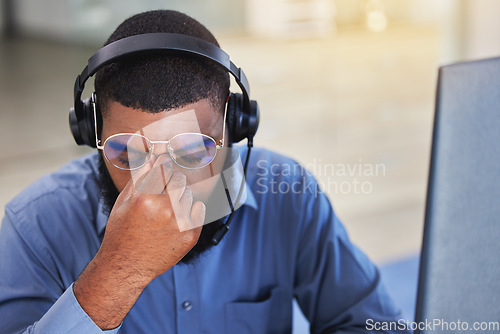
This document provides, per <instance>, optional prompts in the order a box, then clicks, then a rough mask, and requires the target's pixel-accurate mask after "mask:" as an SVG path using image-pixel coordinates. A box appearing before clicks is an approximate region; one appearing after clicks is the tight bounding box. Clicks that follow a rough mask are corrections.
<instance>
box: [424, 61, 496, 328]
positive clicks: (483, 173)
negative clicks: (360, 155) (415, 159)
mask: <svg viewBox="0 0 500 334" xmlns="http://www.w3.org/2000/svg"><path fill="white" fill-rule="evenodd" d="M439 321H441V323H442V327H439V324H438V323H439ZM425 322H427V323H429V322H434V323H435V324H436V325H438V327H432V326H431V327H429V326H427V327H426V328H424V330H422V331H416V332H417V333H446V332H449V333H500V328H498V327H497V326H498V323H500V58H494V59H486V60H480V61H473V62H465V63H459V64H454V65H448V66H444V67H441V69H440V71H439V80H438V89H437V99H436V113H435V119H434V133H433V146H432V156H431V166H430V173H429V185H428V192H427V204H426V215H425V231H424V241H423V245H422V257H421V267H420V277H419V290H418V300H417V311H416V323H417V324H418V323H425ZM445 322H447V323H448V324H446V323H445ZM484 322H486V324H484ZM495 322H496V323H497V325H495ZM459 323H460V324H461V326H462V327H465V326H468V329H467V330H464V328H457V325H458V324H459ZM490 323H491V324H490ZM475 325H477V326H481V327H482V328H480V329H475V328H473V326H475ZM486 325H488V328H485V327H486ZM451 327H455V329H452V328H451Z"/></svg>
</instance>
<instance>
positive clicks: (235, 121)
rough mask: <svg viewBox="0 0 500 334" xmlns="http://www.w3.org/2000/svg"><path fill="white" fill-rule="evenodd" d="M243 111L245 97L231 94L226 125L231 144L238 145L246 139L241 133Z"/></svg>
mask: <svg viewBox="0 0 500 334" xmlns="http://www.w3.org/2000/svg"><path fill="white" fill-rule="evenodd" d="M242 110H243V95H241V94H239V93H231V94H230V95H229V100H228V101H227V115H226V125H227V129H228V132H229V139H230V141H231V143H237V142H239V141H241V140H242V139H243V138H245V135H244V134H242V133H241V115H242V113H243V112H242Z"/></svg>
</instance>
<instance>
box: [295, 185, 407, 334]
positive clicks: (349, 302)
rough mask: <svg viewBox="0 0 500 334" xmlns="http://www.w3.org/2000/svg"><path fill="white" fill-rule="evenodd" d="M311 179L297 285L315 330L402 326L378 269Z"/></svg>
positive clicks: (299, 298)
mask: <svg viewBox="0 0 500 334" xmlns="http://www.w3.org/2000/svg"><path fill="white" fill-rule="evenodd" d="M311 179H313V178H312V177H311V178H310V179H309V180H307V179H306V180H305V181H304V182H309V183H311V184H312V185H313V186H312V187H311V189H315V191H311V192H309V194H306V195H304V196H303V200H302V210H301V211H302V217H301V222H302V226H301V233H300V241H299V247H298V248H297V267H296V273H295V288H294V294H295V297H296V299H297V302H298V304H299V306H300V308H301V310H302V312H303V313H304V315H305V316H306V318H308V320H309V322H310V331H311V333H333V332H335V333H369V332H371V331H369V330H368V329H370V326H369V324H371V323H374V322H377V323H392V324H393V325H395V324H397V323H398V320H399V319H400V318H401V317H402V316H401V313H400V311H399V309H398V308H397V307H396V306H395V305H394V303H393V301H392V300H391V298H390V297H389V295H388V293H387V292H386V290H385V288H384V286H383V284H382V282H381V278H380V274H379V271H378V269H377V267H376V266H375V265H374V264H373V263H372V262H371V261H370V260H369V259H368V257H367V256H366V255H365V254H364V253H363V252H362V251H360V250H359V249H358V248H357V247H356V246H354V245H353V244H352V243H351V242H350V240H349V238H348V236H347V233H346V230H345V229H344V227H343V225H342V223H341V222H340V221H339V219H338V218H337V216H336V215H335V213H334V211H333V209H332V207H331V205H330V202H329V200H328V198H327V197H326V196H325V194H324V193H322V192H320V191H318V192H317V191H316V190H319V188H318V185H317V183H316V181H315V180H313V181H311ZM386 333H392V332H390V331H388V332H386ZM394 333H406V332H405V331H404V330H400V329H398V330H397V331H394Z"/></svg>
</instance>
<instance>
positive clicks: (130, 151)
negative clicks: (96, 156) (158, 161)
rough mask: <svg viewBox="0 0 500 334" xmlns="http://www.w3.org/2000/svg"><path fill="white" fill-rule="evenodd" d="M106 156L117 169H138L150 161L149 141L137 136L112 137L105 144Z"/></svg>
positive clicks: (121, 135)
mask: <svg viewBox="0 0 500 334" xmlns="http://www.w3.org/2000/svg"><path fill="white" fill-rule="evenodd" d="M104 155H105V156H106V159H108V161H109V162H111V163H112V164H113V165H114V166H115V167H117V168H120V169H125V170H132V169H137V168H140V167H142V166H143V165H144V164H145V163H146V162H147V161H148V159H149V141H148V139H147V138H146V137H143V136H140V135H135V134H119V135H115V136H111V137H109V138H108V139H107V140H106V142H105V143H104Z"/></svg>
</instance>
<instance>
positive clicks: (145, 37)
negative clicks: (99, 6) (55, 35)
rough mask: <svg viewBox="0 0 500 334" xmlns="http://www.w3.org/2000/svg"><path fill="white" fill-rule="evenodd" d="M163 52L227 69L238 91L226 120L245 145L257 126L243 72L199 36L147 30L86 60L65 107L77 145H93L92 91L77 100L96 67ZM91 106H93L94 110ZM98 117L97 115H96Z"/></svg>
mask: <svg viewBox="0 0 500 334" xmlns="http://www.w3.org/2000/svg"><path fill="white" fill-rule="evenodd" d="M144 54H165V55H176V56H192V57H200V58H203V59H209V60H211V61H213V62H215V63H216V64H217V65H219V66H220V67H222V68H223V69H225V70H226V71H227V72H229V73H231V74H232V75H233V77H234V78H235V79H236V83H237V84H238V86H239V87H240V88H241V91H242V94H239V93H231V94H230V96H229V99H228V102H227V115H226V123H227V130H228V132H229V136H230V139H231V141H232V142H233V143H237V142H239V141H241V140H242V139H244V138H247V139H248V143H249V146H250V145H251V143H252V141H253V137H254V135H255V133H256V132H257V128H258V126H259V107H258V104H257V101H254V100H250V87H249V84H248V80H247V78H246V76H245V73H244V72H243V70H242V69H241V68H238V67H237V66H236V65H235V64H234V63H233V62H232V61H231V60H230V58H229V55H228V54H227V53H225V52H224V51H223V50H221V49H220V48H218V47H217V46H215V45H214V44H211V43H209V42H207V41H204V40H202V39H199V38H196V37H192V36H188V35H181V34H171V33H151V34H141V35H135V36H131V37H126V38H123V39H120V40H117V41H115V42H112V43H110V44H108V45H106V46H104V47H103V48H101V49H100V50H98V51H97V52H96V53H95V54H94V55H93V56H92V57H90V59H89V60H88V65H87V66H86V67H85V69H84V70H83V71H82V73H81V74H80V75H79V76H77V78H76V81H75V88H74V102H75V106H74V107H73V108H71V109H70V111H69V126H70V129H71V133H72V134H73V138H74V139H75V141H76V143H77V144H78V145H88V146H90V147H94V148H95V147H96V133H95V128H96V124H97V121H98V120H94V112H95V113H96V114H97V115H100V112H99V109H98V105H97V103H96V101H95V98H94V96H95V94H92V97H89V98H87V99H85V100H83V101H82V100H81V96H82V93H83V90H84V88H85V82H86V81H87V80H88V79H89V78H90V77H91V76H93V75H94V74H95V73H96V72H97V71H98V70H99V69H100V68H102V67H103V66H105V65H108V64H110V63H113V62H115V61H118V60H121V59H124V58H126V57H130V56H140V55H144ZM94 109H95V110H94ZM98 118H99V117H98Z"/></svg>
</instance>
